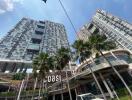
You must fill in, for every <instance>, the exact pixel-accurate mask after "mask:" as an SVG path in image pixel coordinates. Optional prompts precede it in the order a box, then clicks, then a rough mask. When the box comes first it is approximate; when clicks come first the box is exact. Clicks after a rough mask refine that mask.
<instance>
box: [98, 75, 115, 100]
mask: <svg viewBox="0 0 132 100" xmlns="http://www.w3.org/2000/svg"><path fill="white" fill-rule="evenodd" d="M99 76H100V78H101V80H102V81H103V83H104V85H105V87H106V89H107V91H108V93H109V94H110V97H111V98H112V99H113V98H114V96H113V93H112V91H111V89H110V88H109V86H108V84H107V82H106V81H105V79H104V77H103V75H102V74H101V73H99Z"/></svg>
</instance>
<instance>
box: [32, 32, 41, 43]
mask: <svg viewBox="0 0 132 100" xmlns="http://www.w3.org/2000/svg"><path fill="white" fill-rule="evenodd" d="M41 40H42V35H38V34H33V35H32V42H33V43H37V44H40V42H41Z"/></svg>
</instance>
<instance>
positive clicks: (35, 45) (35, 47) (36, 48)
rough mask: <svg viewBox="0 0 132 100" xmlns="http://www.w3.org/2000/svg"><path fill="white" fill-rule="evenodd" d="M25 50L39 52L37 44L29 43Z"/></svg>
mask: <svg viewBox="0 0 132 100" xmlns="http://www.w3.org/2000/svg"><path fill="white" fill-rule="evenodd" d="M27 50H28V51H29V52H39V44H29V46H28V48H27Z"/></svg>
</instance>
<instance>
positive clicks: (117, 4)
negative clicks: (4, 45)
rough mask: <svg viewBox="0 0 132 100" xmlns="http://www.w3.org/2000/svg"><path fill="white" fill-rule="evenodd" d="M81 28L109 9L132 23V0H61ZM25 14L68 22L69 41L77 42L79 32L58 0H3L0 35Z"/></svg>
mask: <svg viewBox="0 0 132 100" xmlns="http://www.w3.org/2000/svg"><path fill="white" fill-rule="evenodd" d="M61 1H62V2H63V4H64V6H65V8H66V10H67V12H68V14H69V16H70V18H71V20H72V22H73V24H74V26H75V28H76V30H77V31H79V29H80V28H81V27H82V26H83V25H84V24H86V23H89V22H90V21H91V19H92V16H93V15H94V14H95V12H96V10H97V9H102V10H106V11H108V12H109V13H111V14H113V15H115V16H118V17H120V18H122V19H124V20H127V21H128V22H129V23H132V11H131V10H132V0H61ZM23 17H27V18H30V19H34V20H38V21H39V20H50V21H53V22H57V23H62V24H64V25H65V27H66V30H67V35H68V40H69V42H70V43H73V42H74V40H75V39H76V35H75V32H74V30H73V28H72V26H71V24H70V23H69V21H68V19H67V17H66V16H65V13H64V12H63V9H62V8H61V6H60V4H59V2H58V0H47V3H46V4H45V3H44V2H42V0H0V38H3V37H4V36H5V35H6V34H7V32H8V31H9V30H11V29H12V28H13V27H14V26H15V25H16V24H17V23H18V22H19V21H20V20H21V19H22V18H23Z"/></svg>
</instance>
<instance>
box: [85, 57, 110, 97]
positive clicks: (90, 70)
mask: <svg viewBox="0 0 132 100" xmlns="http://www.w3.org/2000/svg"><path fill="white" fill-rule="evenodd" d="M90 59H91V61H92V62H93V63H94V64H95V62H94V60H93V57H90ZM86 62H87V60H86ZM87 63H88V62H87ZM89 69H90V71H91V73H92V76H93V78H94V80H95V82H96V84H97V85H98V88H99V90H100V92H101V94H102V96H103V98H104V100H107V99H106V96H105V94H104V92H103V90H102V88H101V86H100V84H99V82H98V80H97V78H96V76H95V74H94V72H93V70H92V68H91V67H89Z"/></svg>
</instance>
